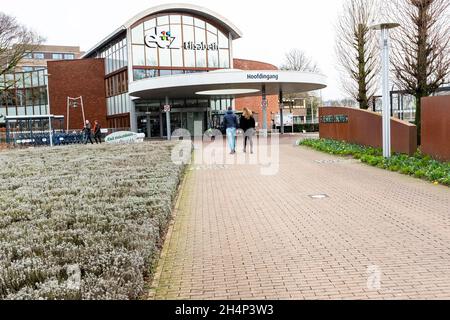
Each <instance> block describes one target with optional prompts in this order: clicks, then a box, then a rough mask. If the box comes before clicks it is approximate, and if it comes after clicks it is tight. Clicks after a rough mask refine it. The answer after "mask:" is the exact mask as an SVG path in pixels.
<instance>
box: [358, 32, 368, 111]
mask: <svg viewBox="0 0 450 320" xmlns="http://www.w3.org/2000/svg"><path fill="white" fill-rule="evenodd" d="M364 36H365V26H364V25H363V24H359V25H358V36H357V39H358V72H359V75H358V77H359V79H358V80H359V81H358V102H359V107H360V109H364V110H367V109H369V101H368V100H369V99H368V98H367V82H366V77H367V72H366V67H367V66H366V55H365V50H364V48H365V44H366V42H365V39H364Z"/></svg>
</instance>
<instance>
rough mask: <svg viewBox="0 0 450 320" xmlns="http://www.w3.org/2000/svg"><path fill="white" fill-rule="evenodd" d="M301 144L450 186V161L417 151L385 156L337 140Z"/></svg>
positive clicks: (371, 149) (376, 151)
mask: <svg viewBox="0 0 450 320" xmlns="http://www.w3.org/2000/svg"><path fill="white" fill-rule="evenodd" d="M299 144H300V145H303V146H307V147H311V148H313V149H315V150H318V151H322V152H326V153H329V154H334V155H339V156H352V157H354V158H356V159H360V160H361V162H363V163H366V164H368V165H371V166H374V167H378V168H381V169H386V170H390V171H395V172H399V173H402V174H406V175H410V176H414V177H416V178H420V179H424V180H427V181H431V182H433V183H436V184H438V183H439V184H443V185H446V186H450V162H439V161H436V160H433V159H432V158H431V157H429V156H426V155H423V154H421V153H420V152H417V153H416V154H415V155H414V156H413V157H410V156H408V155H404V154H394V155H393V156H392V157H391V158H390V159H386V158H384V157H383V152H382V150H381V149H376V148H372V147H365V146H360V145H355V144H350V143H346V142H341V141H335V140H326V139H319V140H304V141H302V142H300V143H299Z"/></svg>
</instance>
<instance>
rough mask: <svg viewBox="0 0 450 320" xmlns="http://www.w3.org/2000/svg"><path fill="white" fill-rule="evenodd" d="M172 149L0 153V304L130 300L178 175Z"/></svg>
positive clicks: (145, 271) (158, 238) (166, 216)
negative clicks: (10, 300)
mask: <svg viewBox="0 0 450 320" xmlns="http://www.w3.org/2000/svg"><path fill="white" fill-rule="evenodd" d="M172 148H173V144H167V143H163V142H161V143H144V144H139V145H120V146H111V145H101V146H98V145H94V146H75V147H74V146H72V147H61V148H54V149H50V148H39V149H27V150H8V151H3V152H1V153H0V299H139V298H140V297H141V296H142V294H143V293H144V290H145V280H144V279H145V277H147V276H148V275H149V271H150V268H151V265H152V263H153V261H154V259H155V258H156V257H157V256H158V252H159V248H160V246H161V242H162V237H163V236H164V232H165V230H166V227H167V225H168V222H169V220H170V216H171V211H172V210H171V209H172V204H173V201H174V199H175V196H176V193H177V189H178V185H179V182H180V179H181V176H182V173H183V170H184V167H183V166H179V165H175V164H173V163H172V162H171V150H172Z"/></svg>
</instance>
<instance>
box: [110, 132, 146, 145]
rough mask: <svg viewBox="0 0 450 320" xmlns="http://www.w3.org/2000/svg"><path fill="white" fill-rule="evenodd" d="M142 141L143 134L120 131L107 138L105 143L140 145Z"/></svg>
mask: <svg viewBox="0 0 450 320" xmlns="http://www.w3.org/2000/svg"><path fill="white" fill-rule="evenodd" d="M144 139H145V134H143V133H134V132H128V131H120V132H116V133H113V134H110V135H109V136H107V137H106V138H105V142H106V143H110V144H120V143H141V142H144Z"/></svg>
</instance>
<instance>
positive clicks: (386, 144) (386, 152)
mask: <svg viewBox="0 0 450 320" xmlns="http://www.w3.org/2000/svg"><path fill="white" fill-rule="evenodd" d="M399 26H400V25H399V24H398V23H380V24H376V25H374V26H372V27H371V28H372V29H373V30H381V40H380V44H381V65H382V77H383V90H382V92H383V156H384V157H385V158H390V157H391V156H392V146H391V99H390V94H389V30H390V29H393V28H397V27H399Z"/></svg>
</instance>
